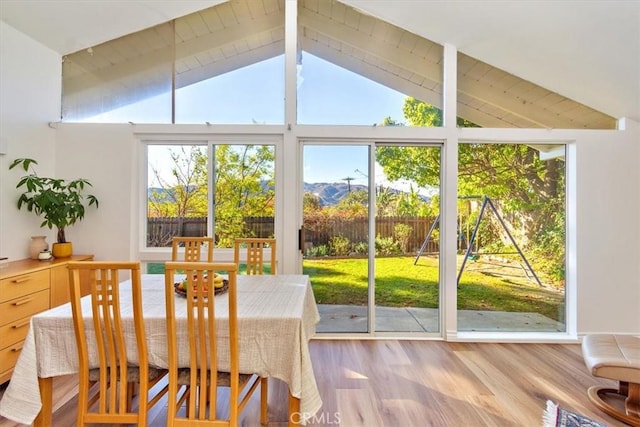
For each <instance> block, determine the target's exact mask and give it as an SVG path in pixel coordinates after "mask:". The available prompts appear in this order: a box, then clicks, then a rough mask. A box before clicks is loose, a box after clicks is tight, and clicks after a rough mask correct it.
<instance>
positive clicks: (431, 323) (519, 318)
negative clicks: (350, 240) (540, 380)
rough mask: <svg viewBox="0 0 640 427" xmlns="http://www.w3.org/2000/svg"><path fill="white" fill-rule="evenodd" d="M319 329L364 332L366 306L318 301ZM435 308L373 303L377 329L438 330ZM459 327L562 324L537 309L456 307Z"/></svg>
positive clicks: (516, 328)
mask: <svg viewBox="0 0 640 427" xmlns="http://www.w3.org/2000/svg"><path fill="white" fill-rule="evenodd" d="M318 311H319V312H320V323H319V324H318V326H317V327H316V331H317V332H318V333H335V332H345V333H346V332H360V333H363V332H367V307H365V306H356V305H329V304H318ZM438 314H439V310H438V309H436V308H395V307H394V308H392V307H376V331H377V332H431V333H437V332H438V323H439V321H438ZM458 329H459V330H461V331H479V332H531V331H535V332H562V331H564V330H565V326H564V324H562V323H560V322H557V321H555V320H553V319H549V318H548V317H545V316H543V315H541V314H538V313H508V312H503V311H476V310H460V311H458Z"/></svg>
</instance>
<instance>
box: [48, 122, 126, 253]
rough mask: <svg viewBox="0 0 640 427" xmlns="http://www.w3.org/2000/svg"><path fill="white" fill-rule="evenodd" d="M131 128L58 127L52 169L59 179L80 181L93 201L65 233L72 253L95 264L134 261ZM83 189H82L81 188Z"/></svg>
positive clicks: (112, 125) (75, 125)
mask: <svg viewBox="0 0 640 427" xmlns="http://www.w3.org/2000/svg"><path fill="white" fill-rule="evenodd" d="M134 142H135V141H134V138H133V134H132V132H131V125H128V124H125V125H115V124H111V125H99V124H66V123H64V124H63V123H61V124H59V125H58V130H57V146H56V169H57V170H58V175H59V176H60V178H67V179H71V178H74V179H75V178H86V179H88V180H89V182H90V183H91V184H92V186H93V187H89V188H88V193H89V192H90V193H89V194H93V195H95V196H96V197H97V198H98V200H99V207H98V209H97V210H96V209H95V208H94V207H93V206H91V207H88V208H87V210H86V212H85V217H84V220H83V221H81V222H80V223H76V224H75V225H74V226H73V227H70V228H68V229H67V230H66V234H67V240H71V241H72V242H73V252H74V253H78V254H79V253H84V254H94V255H95V259H96V260H128V259H130V260H135V259H137V257H136V256H135V255H137V254H136V253H135V252H134V251H137V247H136V246H135V245H134V242H135V239H134V238H133V237H132V236H131V230H132V224H134V221H136V219H135V218H132V217H131V214H132V212H133V204H132V197H137V187H135V188H134V187H133V185H134V184H135V183H136V180H135V176H136V172H135V171H136V166H137V162H136V160H135V149H134V148H135V147H136V145H135V143H134ZM85 188H86V187H85Z"/></svg>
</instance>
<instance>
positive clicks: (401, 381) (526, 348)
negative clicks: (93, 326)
mask: <svg viewBox="0 0 640 427" xmlns="http://www.w3.org/2000/svg"><path fill="white" fill-rule="evenodd" d="M310 348H311V354H312V358H313V365H314V371H315V374H316V381H317V383H318V387H319V389H320V394H321V396H322V399H323V407H322V409H320V411H319V412H318V413H317V414H316V416H315V419H313V420H312V423H311V424H309V425H311V426H331V427H336V426H346V427H357V426H366V427H373V426H393V427H395V426H408V427H411V426H456V427H457V426H465V427H467V426H471V427H473V426H519V427H522V426H531V427H538V426H540V425H542V424H541V420H542V414H543V411H544V409H545V407H546V401H547V400H548V399H550V400H552V401H554V402H556V403H559V404H560V405H561V406H563V407H565V408H567V409H570V410H572V411H575V412H578V413H581V414H583V415H585V416H588V417H591V418H593V419H595V420H597V421H600V422H603V423H605V424H606V425H609V426H623V424H621V423H619V422H617V421H615V420H614V419H612V418H610V417H608V416H606V415H604V414H603V413H601V412H600V411H598V410H597V409H596V408H595V407H594V406H593V405H592V404H591V402H590V401H589V399H588V398H587V394H586V390H587V388H588V387H589V386H591V385H594V384H601V385H608V386H615V383H614V382H610V381H606V380H601V379H595V378H593V377H592V376H591V375H590V374H589V373H588V372H587V369H586V368H585V366H584V362H583V360H582V356H581V352H580V346H579V345H565V344H562V345H561V344H476V343H445V342H440V341H397V340H382V341H373V340H369V341H365V340H349V341H338V340H335V341H333V340H331V341H330V340H314V341H313V342H312V343H311V345H310ZM74 380H75V377H74V376H70V377H63V378H58V379H56V380H55V381H54V406H56V409H55V413H54V417H53V420H54V424H53V425H54V426H55V427H66V426H74V425H75V418H74V417H75V412H76V397H75V384H74ZM3 391H4V388H2V389H0V393H2V392H3ZM269 391H270V396H269V420H270V423H269V425H270V426H285V425H286V421H287V389H286V387H285V385H284V384H283V383H282V382H280V381H278V380H271V385H270V390H269ZM258 399H259V393H256V395H255V396H254V398H253V401H252V402H250V404H249V406H247V408H246V409H245V411H244V413H243V416H242V419H241V421H242V422H241V425H243V426H256V427H257V426H259V425H260V423H259V415H258V409H259V401H258ZM165 414H166V404H165V405H163V404H159V405H157V406H156V407H155V408H154V410H153V413H152V414H151V417H150V419H151V421H150V426H152V427H156V426H157V427H160V426H164V416H165ZM14 425H16V424H14V423H12V422H10V421H8V420H6V419H3V418H1V417H0V427H8V426H14Z"/></svg>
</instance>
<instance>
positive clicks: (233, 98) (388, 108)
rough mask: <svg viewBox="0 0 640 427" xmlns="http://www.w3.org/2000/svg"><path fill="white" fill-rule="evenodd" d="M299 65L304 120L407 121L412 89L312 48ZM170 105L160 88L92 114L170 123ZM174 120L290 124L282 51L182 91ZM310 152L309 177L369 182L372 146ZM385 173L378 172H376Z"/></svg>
mask: <svg viewBox="0 0 640 427" xmlns="http://www.w3.org/2000/svg"><path fill="white" fill-rule="evenodd" d="M299 67H300V68H299V70H298V123H300V124H327V125H367V126H371V125H373V124H378V123H380V122H382V120H383V119H384V118H385V117H387V116H389V117H391V118H392V119H395V120H397V121H401V122H402V121H404V117H403V114H402V106H403V104H404V99H405V98H406V95H404V94H402V93H400V92H397V91H395V90H392V89H390V88H388V87H386V86H383V85H380V84H378V83H375V82H373V81H371V80H369V79H366V78H364V77H362V76H360V75H358V74H356V73H353V72H350V71H348V70H346V69H344V68H341V67H339V66H336V65H334V64H332V63H329V62H327V61H324V60H322V59H320V58H318V57H315V56H313V55H311V54H309V53H306V52H303V53H302V64H301V66H300V65H299ZM167 104H168V103H167V95H160V96H157V97H154V98H151V99H147V100H145V101H141V102H139V103H136V104H134V105H130V106H127V107H123V108H121V109H118V110H116V111H113V112H110V113H106V114H103V115H101V116H98V117H93V118H91V121H96V120H97V121H108V122H127V121H133V122H135V123H157V122H168V121H170V112H169V111H168V110H167ZM176 122H177V123H206V122H210V123H219V124H220V123H227V124H248V123H264V124H282V123H284V56H283V55H281V56H278V57H275V58H272V59H268V60H265V61H262V62H259V63H256V64H252V65H250V66H247V67H243V68H240V69H238V70H234V71H231V72H229V73H226V74H223V75H220V76H217V77H215V78H212V79H209V80H204V81H201V82H199V83H195V84H192V85H190V86H187V87H184V88H181V89H179V90H177V91H176ZM305 157H306V158H305V162H304V179H305V181H306V182H344V181H343V179H344V178H346V177H353V178H355V180H354V181H352V183H354V184H366V182H367V177H366V175H367V173H368V172H367V148H366V147H362V146H360V147H356V146H349V147H344V146H342V147H324V148H320V147H308V148H307V149H305ZM158 162H162V160H158ZM383 178H384V176H383V174H382V172H381V171H379V170H378V171H376V179H379V180H382V179H383Z"/></svg>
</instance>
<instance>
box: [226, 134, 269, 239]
mask: <svg viewBox="0 0 640 427" xmlns="http://www.w3.org/2000/svg"><path fill="white" fill-rule="evenodd" d="M274 161H275V150H274V148H273V147H272V146H268V145H218V146H216V150H215V163H216V169H215V177H214V182H215V195H214V205H215V223H216V225H215V228H216V238H217V239H218V245H219V246H222V247H232V246H233V239H234V238H235V237H240V236H248V234H250V231H249V230H246V227H245V222H244V218H245V217H250V216H274V212H275V209H274V201H275V174H274V166H273V165H274Z"/></svg>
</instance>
